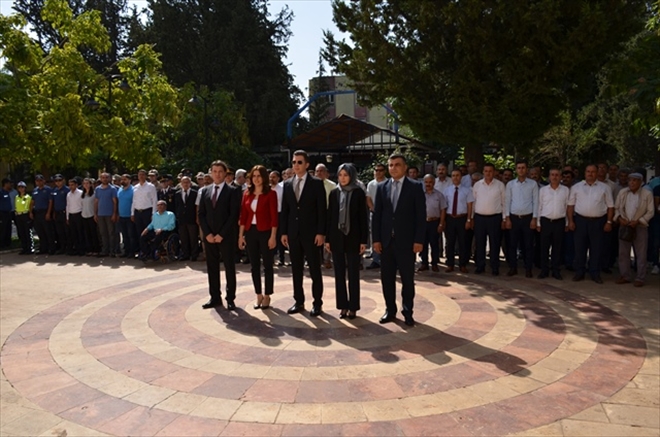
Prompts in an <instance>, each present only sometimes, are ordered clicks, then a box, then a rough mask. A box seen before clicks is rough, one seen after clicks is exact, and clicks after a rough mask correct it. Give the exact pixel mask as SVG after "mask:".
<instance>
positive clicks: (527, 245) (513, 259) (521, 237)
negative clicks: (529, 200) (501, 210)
mask: <svg viewBox="0 0 660 437" xmlns="http://www.w3.org/2000/svg"><path fill="white" fill-rule="evenodd" d="M510 218H511V234H510V238H509V242H510V243H511V244H510V245H509V268H511V269H516V268H518V245H520V246H521V248H522V253H523V259H524V260H525V270H532V268H533V267H534V232H536V231H534V230H532V229H530V228H529V224H530V223H531V221H532V214H528V215H526V216H523V217H522V218H521V217H519V216H515V215H511V216H510Z"/></svg>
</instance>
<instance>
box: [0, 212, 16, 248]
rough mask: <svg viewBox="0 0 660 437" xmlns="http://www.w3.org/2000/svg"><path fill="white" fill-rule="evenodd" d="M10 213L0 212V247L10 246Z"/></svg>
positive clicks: (11, 213)
mask: <svg viewBox="0 0 660 437" xmlns="http://www.w3.org/2000/svg"><path fill="white" fill-rule="evenodd" d="M13 215H14V213H13V212H11V211H0V247H9V246H11V221H12V216H13Z"/></svg>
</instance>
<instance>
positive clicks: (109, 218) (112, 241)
mask: <svg viewBox="0 0 660 437" xmlns="http://www.w3.org/2000/svg"><path fill="white" fill-rule="evenodd" d="M94 196H95V199H94V220H96V223H97V224H98V228H99V234H101V245H102V247H101V253H100V254H99V257H105V256H108V255H110V256H115V247H116V246H117V241H116V238H115V223H116V222H117V189H116V188H115V186H114V185H110V174H109V173H102V174H101V185H99V186H98V187H97V188H96V189H95V190H94Z"/></svg>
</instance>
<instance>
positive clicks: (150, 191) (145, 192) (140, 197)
mask: <svg viewBox="0 0 660 437" xmlns="http://www.w3.org/2000/svg"><path fill="white" fill-rule="evenodd" d="M156 202H158V192H157V191H156V187H154V185H153V184H152V183H151V182H145V183H144V184H139V183H137V184H135V186H134V187H133V204H132V205H131V214H134V213H135V210H136V209H149V208H153V211H154V212H155V211H156Z"/></svg>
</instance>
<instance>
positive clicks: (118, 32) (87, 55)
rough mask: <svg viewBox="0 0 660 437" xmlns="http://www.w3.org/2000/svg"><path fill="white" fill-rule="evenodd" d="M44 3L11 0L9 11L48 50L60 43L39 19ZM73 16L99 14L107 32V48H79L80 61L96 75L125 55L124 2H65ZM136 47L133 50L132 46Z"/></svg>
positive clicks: (56, 34)
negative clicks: (19, 15) (18, 14)
mask: <svg viewBox="0 0 660 437" xmlns="http://www.w3.org/2000/svg"><path fill="white" fill-rule="evenodd" d="M45 2H46V0H14V6H13V9H14V10H15V11H17V12H19V13H20V14H21V15H23V17H25V19H26V20H27V23H28V25H29V27H30V30H31V31H32V32H33V33H34V35H35V36H36V39H37V41H38V43H39V46H40V47H41V49H42V50H43V51H45V52H47V51H50V49H51V48H52V47H53V46H59V45H62V44H63V43H64V40H63V39H62V38H63V36H62V33H61V32H59V31H57V30H56V29H54V28H53V26H52V25H51V23H50V22H49V21H46V20H44V19H43V17H42V13H41V12H42V11H43V9H44V6H45ZM67 4H68V5H69V8H70V9H71V11H72V13H73V16H74V17H77V16H79V15H81V14H83V13H84V12H86V11H91V10H96V11H99V13H100V17H101V24H103V27H105V29H106V30H107V32H108V37H109V39H110V48H109V49H108V50H105V51H102V52H99V51H97V50H93V49H89V48H85V47H81V48H80V49H81V53H82V54H83V58H84V59H85V60H86V61H87V62H88V63H89V64H90V65H91V66H92V68H94V70H96V71H97V72H99V73H102V72H105V71H106V70H107V69H108V68H110V67H111V66H112V65H114V64H115V63H116V62H117V61H119V59H121V58H122V57H123V56H125V55H126V54H127V42H128V41H127V38H128V23H129V20H130V17H129V15H128V5H127V0H67ZM136 48H137V47H136Z"/></svg>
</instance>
